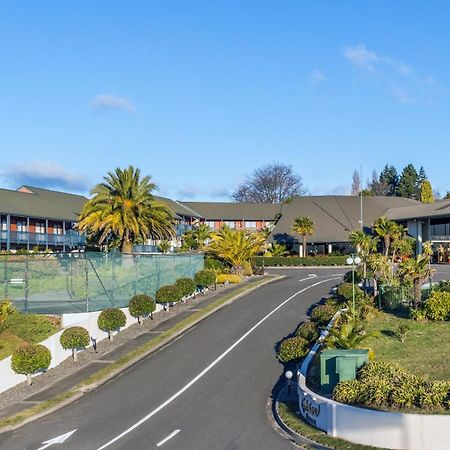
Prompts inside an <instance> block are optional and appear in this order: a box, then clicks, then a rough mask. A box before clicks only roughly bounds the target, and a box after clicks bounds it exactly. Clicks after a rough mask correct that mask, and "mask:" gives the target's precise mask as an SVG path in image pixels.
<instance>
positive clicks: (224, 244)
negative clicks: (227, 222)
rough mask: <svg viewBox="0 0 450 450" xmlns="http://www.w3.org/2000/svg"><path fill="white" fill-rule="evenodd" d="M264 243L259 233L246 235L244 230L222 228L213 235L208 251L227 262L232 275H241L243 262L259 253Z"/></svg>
mask: <svg viewBox="0 0 450 450" xmlns="http://www.w3.org/2000/svg"><path fill="white" fill-rule="evenodd" d="M264 242H265V241H264V237H263V236H261V234H260V233H255V232H253V233H248V232H246V231H244V230H231V229H230V228H228V227H223V228H221V229H220V231H218V232H217V233H215V234H213V236H212V242H211V243H210V244H209V246H208V251H210V252H212V253H214V254H215V255H216V256H218V257H219V258H220V259H223V260H225V261H228V262H229V263H230V264H231V266H232V268H231V271H232V272H233V273H238V274H241V273H243V271H244V268H243V264H244V262H246V261H248V260H249V259H250V258H251V257H252V256H254V255H256V254H257V253H258V252H260V251H261V248H262V246H263V245H264Z"/></svg>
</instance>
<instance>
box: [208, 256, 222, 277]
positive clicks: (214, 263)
mask: <svg viewBox="0 0 450 450" xmlns="http://www.w3.org/2000/svg"><path fill="white" fill-rule="evenodd" d="M205 269H206V270H214V272H216V273H217V274H219V273H223V271H224V270H225V264H224V263H223V261H221V260H220V259H215V258H206V259H205Z"/></svg>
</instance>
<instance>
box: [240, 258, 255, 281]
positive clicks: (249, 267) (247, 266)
mask: <svg viewBox="0 0 450 450" xmlns="http://www.w3.org/2000/svg"><path fill="white" fill-rule="evenodd" d="M242 268H243V269H244V276H246V277H251V276H252V275H253V269H252V265H251V264H250V261H244V263H243V264H242Z"/></svg>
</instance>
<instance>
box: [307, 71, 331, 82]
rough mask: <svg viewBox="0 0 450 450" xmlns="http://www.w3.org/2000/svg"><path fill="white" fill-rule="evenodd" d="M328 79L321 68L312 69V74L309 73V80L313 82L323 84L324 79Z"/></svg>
mask: <svg viewBox="0 0 450 450" xmlns="http://www.w3.org/2000/svg"><path fill="white" fill-rule="evenodd" d="M326 79H327V78H326V76H325V75H324V73H323V72H322V71H320V70H319V69H316V70H314V71H312V72H311V74H310V75H309V81H310V82H311V83H312V84H321V83H323V82H324V81H326Z"/></svg>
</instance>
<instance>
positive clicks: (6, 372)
mask: <svg viewBox="0 0 450 450" xmlns="http://www.w3.org/2000/svg"><path fill="white" fill-rule="evenodd" d="M162 309H163V307H162V305H160V304H159V303H157V304H156V311H155V313H158V312H160V311H161V310H162ZM122 311H123V312H124V313H125V315H126V316H127V323H126V325H125V327H124V328H127V327H129V326H130V325H133V324H134V323H136V322H137V319H135V318H134V317H132V316H130V314H129V312H128V308H122ZM100 312H101V311H96V312H91V313H73V314H63V316H62V326H63V328H67V327H71V326H74V325H79V326H82V327H84V328H86V329H87V330H88V331H89V334H90V336H94V337H96V338H97V342H99V341H101V340H103V339H105V338H107V337H108V333H106V332H104V331H102V330H100V329H99V328H98V326H97V319H98V316H99V315H100ZM122 329H123V328H122ZM63 331H64V329H62V330H60V331H58V332H57V333H55V334H53V335H52V336H50V337H49V338H47V339H45V341H42V342H40V344H42V345H45V346H46V347H47V348H48V349H49V350H50V352H51V354H52V362H51V364H50V368H53V367H56V366H57V365H58V364H61V363H62V362H63V361H64V360H65V359H66V358H69V357H72V352H71V350H64V349H63V348H62V347H61V344H60V343H59V338H60V336H61V334H62V333H63ZM117 333H118V332H114V334H117ZM34 376H39V374H37V375H34ZM26 379H27V377H26V376H25V375H18V374H16V373H15V372H14V371H13V370H12V369H11V356H8V357H7V358H5V359H2V360H1V361H0V393H1V392H4V391H6V390H8V389H10V388H12V387H14V386H16V385H17V384H19V383H22V382H23V381H26Z"/></svg>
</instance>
